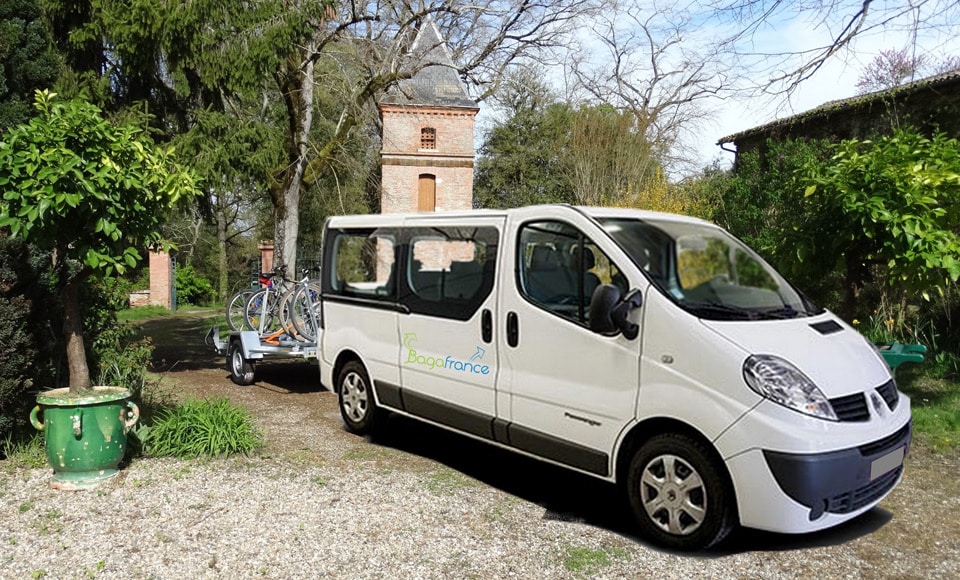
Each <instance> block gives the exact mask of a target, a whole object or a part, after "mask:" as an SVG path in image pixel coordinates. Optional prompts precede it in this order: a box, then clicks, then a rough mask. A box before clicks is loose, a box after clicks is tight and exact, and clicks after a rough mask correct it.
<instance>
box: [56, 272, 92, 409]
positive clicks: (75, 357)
mask: <svg viewBox="0 0 960 580" xmlns="http://www.w3.org/2000/svg"><path fill="white" fill-rule="evenodd" d="M85 279H86V276H82V277H75V278H73V279H71V280H70V281H69V282H67V284H66V285H65V286H64V287H63V290H62V291H61V293H60V298H61V299H62V300H63V336H64V340H66V343H67V368H68V369H69V373H70V391H71V392H76V391H82V390H83V389H88V388H90V369H89V368H88V367H87V351H86V349H85V348H84V345H83V314H82V313H81V312H80V285H81V284H82V283H83V280H85Z"/></svg>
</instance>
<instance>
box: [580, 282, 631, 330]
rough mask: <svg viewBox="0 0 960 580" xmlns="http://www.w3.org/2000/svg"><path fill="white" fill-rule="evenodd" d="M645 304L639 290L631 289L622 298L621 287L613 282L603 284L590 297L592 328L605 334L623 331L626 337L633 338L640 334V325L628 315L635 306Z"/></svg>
mask: <svg viewBox="0 0 960 580" xmlns="http://www.w3.org/2000/svg"><path fill="white" fill-rule="evenodd" d="M642 304H643V295H642V294H640V291H639V290H631V291H630V292H628V293H627V295H626V297H623V298H621V293H620V288H618V287H617V286H614V285H613V284H601V285H600V286H597V289H596V290H594V292H593V296H592V297H591V299H590V330H592V331H594V332H596V333H599V334H603V335H605V336H616V335H617V334H619V333H621V332H622V333H623V336H624V338H626V339H627V340H633V339H635V338H637V336H638V335H639V334H640V327H639V326H638V325H636V324H634V323H632V322H630V321H629V320H627V317H628V316H629V315H630V311H631V310H633V309H634V308H639V307H640V306H641V305H642Z"/></svg>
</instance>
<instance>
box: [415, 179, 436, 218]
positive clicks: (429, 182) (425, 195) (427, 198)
mask: <svg viewBox="0 0 960 580" xmlns="http://www.w3.org/2000/svg"><path fill="white" fill-rule="evenodd" d="M436 209H437V177H436V176H435V175H430V174H427V173H425V174H423V175H421V176H420V187H419V195H418V198H417V211H436Z"/></svg>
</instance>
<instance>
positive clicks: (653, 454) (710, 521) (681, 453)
mask: <svg viewBox="0 0 960 580" xmlns="http://www.w3.org/2000/svg"><path fill="white" fill-rule="evenodd" d="M627 498H628V499H629V501H630V508H631V509H632V510H633V515H634V517H635V518H636V520H637V524H638V525H639V526H640V530H641V532H642V533H643V535H644V536H646V537H647V538H649V539H650V540H652V541H654V542H656V543H657V544H660V545H662V546H665V547H668V548H673V549H678V550H702V549H705V548H709V547H711V546H714V545H716V544H718V543H719V542H721V541H722V540H723V539H724V538H726V537H727V535H728V534H729V533H730V531H731V530H732V529H733V527H734V525H735V522H736V520H735V516H734V511H735V510H734V503H735V499H734V497H733V491H732V489H731V488H730V485H729V483H728V482H727V479H726V477H725V475H724V471H723V467H722V466H720V465H718V461H717V460H716V459H714V457H713V455H712V454H711V453H710V450H709V449H708V448H707V446H706V445H705V444H704V443H702V442H700V441H698V440H696V439H693V438H690V437H687V436H686V435H681V434H677V433H665V434H663V435H657V436H656V437H653V438H651V439H649V440H648V441H647V442H645V443H644V444H643V445H642V446H641V447H640V449H639V450H638V451H637V452H636V454H635V455H634V456H633V459H632V460H631V461H630V468H629V471H628V474H627Z"/></svg>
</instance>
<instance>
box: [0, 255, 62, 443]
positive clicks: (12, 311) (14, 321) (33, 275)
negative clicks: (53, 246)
mask: <svg viewBox="0 0 960 580" xmlns="http://www.w3.org/2000/svg"><path fill="white" fill-rule="evenodd" d="M49 270H50V269H49V260H48V259H45V256H43V255H42V254H40V253H38V252H36V251H35V250H34V249H33V248H31V247H30V246H29V245H27V244H24V243H22V242H20V241H16V240H11V239H9V238H5V237H3V236H0V320H3V321H4V323H3V324H0V345H2V348H0V439H2V438H7V437H9V436H10V435H11V434H12V433H13V432H15V431H19V430H22V429H25V428H26V425H27V414H28V413H29V411H30V408H31V407H32V406H33V405H34V393H36V392H37V391H38V390H40V389H42V388H47V387H49V386H53V385H52V383H53V382H54V380H55V379H54V377H55V375H56V364H55V363H56V361H57V358H58V353H57V351H56V349H55V346H56V341H55V339H54V333H53V329H54V328H59V309H58V307H57V301H56V300H55V299H54V297H53V294H52V293H51V288H52V283H51V280H50V271H49Z"/></svg>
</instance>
